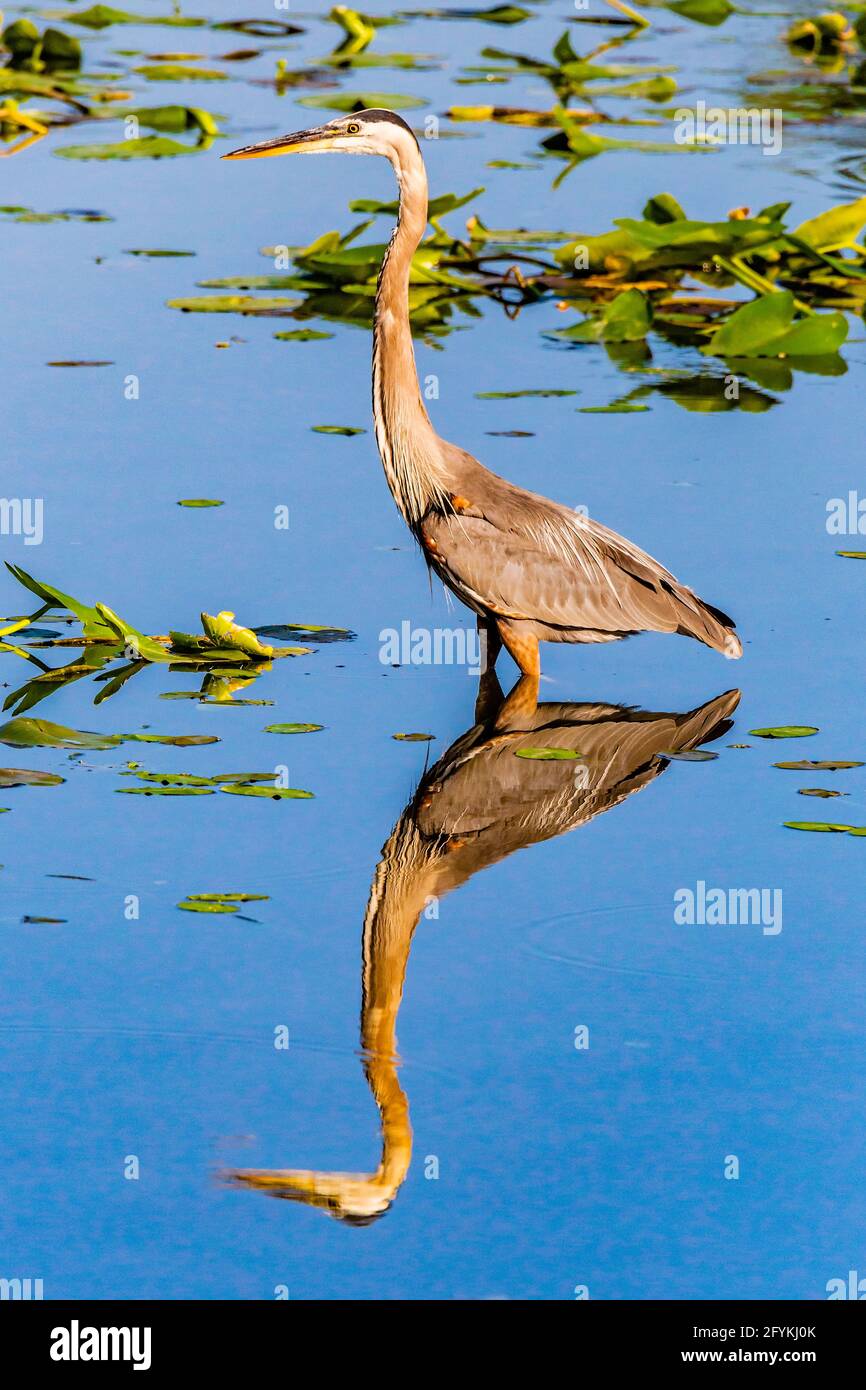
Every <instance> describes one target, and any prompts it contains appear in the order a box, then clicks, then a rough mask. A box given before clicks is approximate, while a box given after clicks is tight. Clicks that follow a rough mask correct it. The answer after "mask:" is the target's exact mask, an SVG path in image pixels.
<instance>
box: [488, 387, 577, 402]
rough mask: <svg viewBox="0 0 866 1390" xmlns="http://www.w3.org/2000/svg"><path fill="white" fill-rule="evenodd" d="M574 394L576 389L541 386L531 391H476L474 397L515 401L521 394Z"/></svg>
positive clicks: (540, 395) (544, 396)
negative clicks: (565, 389)
mask: <svg viewBox="0 0 866 1390" xmlns="http://www.w3.org/2000/svg"><path fill="white" fill-rule="evenodd" d="M576 395H577V392H576V391H561V390H554V389H553V388H550V389H547V388H542V389H540V390H532V391H476V392H475V399H476V400H477V401H516V400H520V398H521V397H523V396H538V397H539V398H546V397H548V396H576Z"/></svg>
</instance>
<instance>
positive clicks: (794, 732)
mask: <svg viewBox="0 0 866 1390" xmlns="http://www.w3.org/2000/svg"><path fill="white" fill-rule="evenodd" d="M818 732H819V730H818V729H815V728H813V727H812V726H811V725H810V724H780V725H778V727H776V728H771V729H750V730H749V733H750V734H753V735H754V736H755V738H809V737H810V736H811V735H812V734H817V733H818Z"/></svg>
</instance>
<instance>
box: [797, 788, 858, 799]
mask: <svg viewBox="0 0 866 1390" xmlns="http://www.w3.org/2000/svg"><path fill="white" fill-rule="evenodd" d="M797 795H798V796H823V797H830V796H849V795H850V792H835V791H828V789H827V788H826V787H800V788H799V790H798V792H797Z"/></svg>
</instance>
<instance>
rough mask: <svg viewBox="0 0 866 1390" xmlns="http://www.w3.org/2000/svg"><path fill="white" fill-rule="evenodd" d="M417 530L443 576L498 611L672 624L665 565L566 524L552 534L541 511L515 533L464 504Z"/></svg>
mask: <svg viewBox="0 0 866 1390" xmlns="http://www.w3.org/2000/svg"><path fill="white" fill-rule="evenodd" d="M597 532H602V533H603V528H601V527H599V528H597ZM421 533H422V539H423V542H424V545H425V547H426V549H427V551H428V554H429V556H430V558H431V560H432V562H433V563H434V565H435V566H436V568H437V569H439V570H440V571H441V572H442V575H443V578H445V579H446V581H447V582H450V583H451V584H452V585H453V587H454V588H455V589H456V591H457V592H458V593H461V592H462V593H463V594H464V595H465V596H466V597H467V598H468V599H469V600H470V601H473V602H474V604H475V605H476V606H480V607H481V608H483V609H487V610H490V611H492V612H494V613H497V614H499V615H501V616H502V617H507V618H512V619H514V620H520V619H525V620H530V621H536V622H543V623H548V624H551V625H552V626H556V627H566V628H587V629H592V630H594V631H600V632H611V633H613V632H617V633H624V632H641V631H645V630H646V629H648V628H649V629H654V630H656V631H663V632H674V631H676V630H677V628H678V627H679V626H680V623H681V618H680V616H679V615H678V613H677V606H678V605H677V604H676V602H675V601H674V598H673V596H672V594H671V593H669V592H668V591H667V589H666V588H665V587H663V584H664V582H665V581H668V582H670V583H675V581H673V580H672V578H671V579H670V580H668V574H667V571H666V570H664V569H662V567H661V566H655V565H654V562H653V561H651V560H650V558H649V556H646V557H643V555H642V553H641V552H636V554H635V556H634V557H632V556H631V555H630V554H628V553H627V552H626V551H618V550H617V548H616V547H615V546H613V545H611V544H610V542H609V541H607V538H606V537H605V536H604V535H603V534H602V535H598V534H597V533H596V535H595V536H593V535H592V534H591V533H590V532H589V531H588V530H587V531H586V533H585V537H586V538H584V536H583V535H582V533H581V530H580V528H579V527H576V528H574V529H573V530H572V529H571V528H570V527H568V526H567V525H566V526H564V527H563V528H562V530H561V532H560V533H559V534H558V535H557V534H556V533H554V532H553V531H552V529H551V528H550V527H549V526H548V527H545V525H544V519H543V518H542V519H541V520H540V521H539V522H538V523H537V524H536V526H535V527H534V528H533V529H532V530H529V531H524V532H523V533H521V531H519V530H517V529H515V528H513V527H509V528H508V529H507V530H503V529H500V527H498V526H496V525H494V524H493V523H492V521H490V520H489V519H488V518H487V516H482V515H477V514H474V513H473V512H470V511H468V510H464V511H462V512H458V513H456V514H454V515H448V516H443V515H441V514H435V515H432V516H429V517H427V518H425V520H424V522H423V523H422V527H421ZM609 534H610V535H611V536H612V535H613V533H609ZM545 541H546V542H547V548H545ZM593 542H594V543H593Z"/></svg>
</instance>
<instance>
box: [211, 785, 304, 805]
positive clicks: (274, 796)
mask: <svg viewBox="0 0 866 1390" xmlns="http://www.w3.org/2000/svg"><path fill="white" fill-rule="evenodd" d="M220 791H221V792H229V793H230V794H231V795H232V796H265V797H270V798H271V800H272V801H280V800H282V799H284V798H288V799H290V800H293V801H310V800H312V797H313V793H312V792H305V791H302V790H301V789H300V788H299V787H261V786H256V787H251V786H247V785H245V784H243V783H240V782H234V783H232V784H231V785H230V786H223V787H220Z"/></svg>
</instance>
